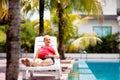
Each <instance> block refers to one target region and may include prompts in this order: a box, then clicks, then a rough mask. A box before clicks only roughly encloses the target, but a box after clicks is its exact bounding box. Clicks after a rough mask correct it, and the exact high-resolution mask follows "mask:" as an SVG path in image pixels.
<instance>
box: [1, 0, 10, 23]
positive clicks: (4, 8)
mask: <svg viewBox="0 0 120 80" xmlns="http://www.w3.org/2000/svg"><path fill="white" fill-rule="evenodd" d="M7 22H8V0H0V25H3V24H6V23H7Z"/></svg>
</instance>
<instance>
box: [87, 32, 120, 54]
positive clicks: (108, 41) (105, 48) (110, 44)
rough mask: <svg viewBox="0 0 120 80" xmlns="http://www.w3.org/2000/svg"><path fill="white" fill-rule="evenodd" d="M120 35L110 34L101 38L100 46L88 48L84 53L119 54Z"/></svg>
mask: <svg viewBox="0 0 120 80" xmlns="http://www.w3.org/2000/svg"><path fill="white" fill-rule="evenodd" d="M119 35H120V33H119V32H118V33H114V34H110V35H108V36H106V37H101V40H102V41H103V42H102V43H101V44H97V45H95V46H89V47H88V48H86V51H87V52H89V53H120V49H119V45H120V41H119Z"/></svg>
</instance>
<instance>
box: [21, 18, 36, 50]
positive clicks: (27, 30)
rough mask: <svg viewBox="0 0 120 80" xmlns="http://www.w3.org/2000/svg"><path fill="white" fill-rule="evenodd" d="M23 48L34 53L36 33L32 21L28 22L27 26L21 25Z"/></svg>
mask: <svg viewBox="0 0 120 80" xmlns="http://www.w3.org/2000/svg"><path fill="white" fill-rule="evenodd" d="M21 26H22V28H21V48H24V49H27V50H29V51H33V49H32V47H33V46H34V40H35V37H36V33H35V30H34V27H33V26H32V23H31V22H30V20H26V23H25V24H22V25H21Z"/></svg>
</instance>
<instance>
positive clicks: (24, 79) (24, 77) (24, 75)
mask: <svg viewBox="0 0 120 80" xmlns="http://www.w3.org/2000/svg"><path fill="white" fill-rule="evenodd" d="M22 76H23V80H26V79H28V76H29V74H28V70H23V71H22Z"/></svg>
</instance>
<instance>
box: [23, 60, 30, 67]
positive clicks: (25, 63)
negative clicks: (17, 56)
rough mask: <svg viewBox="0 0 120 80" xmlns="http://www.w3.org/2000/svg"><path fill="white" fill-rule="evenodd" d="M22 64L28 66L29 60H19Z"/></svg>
mask: <svg viewBox="0 0 120 80" xmlns="http://www.w3.org/2000/svg"><path fill="white" fill-rule="evenodd" d="M21 62H22V64H24V65H25V66H30V61H29V60H28V59H25V60H24V59H22V60H21Z"/></svg>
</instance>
